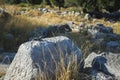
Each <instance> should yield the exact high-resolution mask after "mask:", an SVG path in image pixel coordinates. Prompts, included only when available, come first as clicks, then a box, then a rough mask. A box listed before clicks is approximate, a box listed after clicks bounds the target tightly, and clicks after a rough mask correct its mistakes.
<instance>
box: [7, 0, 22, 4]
mask: <svg viewBox="0 0 120 80" xmlns="http://www.w3.org/2000/svg"><path fill="white" fill-rule="evenodd" d="M5 2H6V3H10V4H19V3H21V0H6V1H5Z"/></svg>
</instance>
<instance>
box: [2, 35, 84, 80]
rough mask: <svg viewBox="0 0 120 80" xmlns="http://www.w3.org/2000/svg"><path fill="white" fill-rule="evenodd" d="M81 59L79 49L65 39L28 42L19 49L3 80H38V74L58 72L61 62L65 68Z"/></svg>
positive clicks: (57, 38)
mask: <svg viewBox="0 0 120 80" xmlns="http://www.w3.org/2000/svg"><path fill="white" fill-rule="evenodd" d="M81 59H82V53H81V51H80V49H79V48H78V47H77V46H76V45H75V44H74V43H73V42H72V41H71V40H70V39H69V38H67V37H64V36H58V37H52V38H45V39H42V40H41V41H29V42H26V43H23V44H22V45H21V46H20V47H19V49H18V52H17V54H16V56H15V58H14V60H13V62H12V63H11V65H10V67H9V69H8V71H7V73H6V76H5V79H4V80H38V79H37V77H38V76H39V74H42V73H44V74H46V73H47V75H50V74H53V73H54V72H55V71H58V70H59V66H61V64H60V62H61V61H63V63H64V65H65V66H67V65H68V64H70V63H71V62H73V61H75V62H78V63H79V62H80V60H81ZM73 66H74V65H73ZM81 67H82V66H81ZM49 73H50V74H49Z"/></svg>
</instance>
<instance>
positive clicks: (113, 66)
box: [84, 52, 120, 80]
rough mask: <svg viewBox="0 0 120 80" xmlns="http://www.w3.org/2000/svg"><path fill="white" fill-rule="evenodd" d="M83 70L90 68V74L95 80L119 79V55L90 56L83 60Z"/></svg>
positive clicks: (93, 54) (102, 54)
mask: <svg viewBox="0 0 120 80" xmlns="http://www.w3.org/2000/svg"><path fill="white" fill-rule="evenodd" d="M84 67H85V68H88V67H91V69H92V71H91V74H92V76H93V77H95V78H99V79H96V80H101V79H102V78H103V79H102V80H109V78H112V79H114V78H115V79H118V80H119V79H120V78H119V77H120V54H113V53H105V52H103V53H101V54H95V53H92V54H90V55H89V56H88V57H87V58H86V60H85V66H84Z"/></svg>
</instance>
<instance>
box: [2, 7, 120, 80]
mask: <svg viewBox="0 0 120 80" xmlns="http://www.w3.org/2000/svg"><path fill="white" fill-rule="evenodd" d="M34 11H40V12H38V14H37V16H40V15H41V14H42V15H44V14H57V15H59V16H62V17H65V16H68V15H72V16H74V18H75V17H79V16H83V20H82V21H81V20H80V22H79V21H75V20H73V21H71V20H64V21H65V22H64V21H63V22H61V23H60V24H52V25H49V27H41V26H40V27H36V28H33V29H32V31H30V32H29V33H28V35H27V36H28V37H27V39H26V41H25V43H24V42H23V43H21V44H22V45H21V46H20V47H19V49H18V50H16V51H15V49H16V48H12V46H14V45H16V43H15V42H16V41H17V42H19V39H21V38H18V40H17V38H16V35H15V34H18V35H19V33H16V32H15V34H14V33H12V32H11V33H7V34H6V33H5V34H4V40H3V43H4V46H3V47H1V48H0V54H1V55H0V57H1V58H0V61H1V65H0V72H1V74H0V76H2V78H4V75H5V74H6V75H5V79H4V80H9V79H11V80H17V79H18V80H21V79H22V80H31V79H37V80H38V79H42V78H43V77H42V75H43V73H44V72H46V73H45V74H47V76H45V77H46V79H48V76H50V73H51V72H55V71H57V72H59V69H60V70H63V68H65V69H66V68H67V69H68V71H70V73H71V74H76V75H78V74H77V73H80V74H83V75H82V79H83V80H88V79H89V80H91V79H95V80H111V79H112V80H116V79H118V80H119V79H120V73H119V72H120V69H119V68H120V66H119V65H120V63H119V59H120V57H119V56H120V54H119V53H120V35H119V34H117V33H116V32H115V30H114V27H113V26H112V25H111V26H106V25H104V23H102V22H99V20H97V18H99V17H102V18H103V17H105V20H107V21H108V22H109V23H110V24H115V25H116V24H118V23H117V21H119V19H120V12H116V13H115V14H114V13H111V14H103V13H99V14H97V13H89V14H86V15H85V16H84V14H83V13H82V12H75V11H63V12H59V11H57V10H52V9H48V8H34V9H33V12H34ZM29 12H30V11H29V10H28V9H23V10H21V11H19V12H14V15H17V16H18V15H24V16H30V17H36V15H32V12H31V13H29ZM0 14H1V19H2V18H5V17H7V16H9V12H7V11H6V10H4V9H3V8H0ZM101 15H102V16H101ZM106 15H109V16H106ZM111 16H112V17H111ZM116 16H117V17H116ZM77 19H79V18H77ZM0 22H2V21H1V20H0ZM78 22H79V24H78ZM86 22H88V23H86ZM93 22H96V23H94V24H93ZM3 26H4V25H3ZM118 26H119V25H118ZM0 27H1V26H0ZM1 29H2V27H1ZM118 29H119V28H118ZM3 30H4V29H3ZM13 31H14V30H13ZM0 33H2V32H0ZM23 33H24V32H23ZM2 34H3V33H2ZM18 35H17V36H18ZM23 35H24V34H23ZM23 35H22V36H23ZM19 36H20V37H21V35H19ZM56 36H57V37H56ZM19 45H20V44H19ZM17 46H18V45H17ZM59 48H60V49H59ZM43 53H44V55H43ZM48 53H49V54H48ZM60 53H62V54H61V55H62V57H61V55H58V54H60ZM13 59H14V60H13ZM11 62H12V63H11ZM72 62H74V63H72ZM60 64H61V65H60ZM74 64H75V65H74ZM78 64H80V66H79V67H77V65H78ZM9 65H10V67H9ZM46 65H47V66H46ZM53 65H54V66H53ZM71 65H72V66H73V65H74V66H73V68H75V69H74V71H76V72H72V71H71V67H70V66H71ZM48 66H50V67H49V68H47V67H48ZM58 66H59V67H58ZM76 67H77V69H76ZM78 69H79V70H78ZM77 70H78V71H77ZM6 71H7V72H6ZM63 71H64V70H63ZM62 73H63V72H62ZM66 73H67V71H66ZM52 74H53V73H52ZM67 74H68V73H67ZM84 74H85V75H84ZM12 75H13V76H12ZM64 75H65V74H64ZM15 76H17V77H15ZM65 76H68V75H65ZM78 76H79V77H78ZM78 76H77V78H75V76H73V75H72V77H71V78H70V77H69V78H67V79H66V77H65V80H70V79H80V77H81V75H78ZM41 77H42V78H41ZM55 77H56V76H53V77H52V78H51V79H54V78H55ZM57 77H60V75H57ZM62 77H63V76H62ZM2 78H1V79H2ZM44 79H45V78H44ZM44 79H43V80H44ZM82 79H81V80H82Z"/></svg>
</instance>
